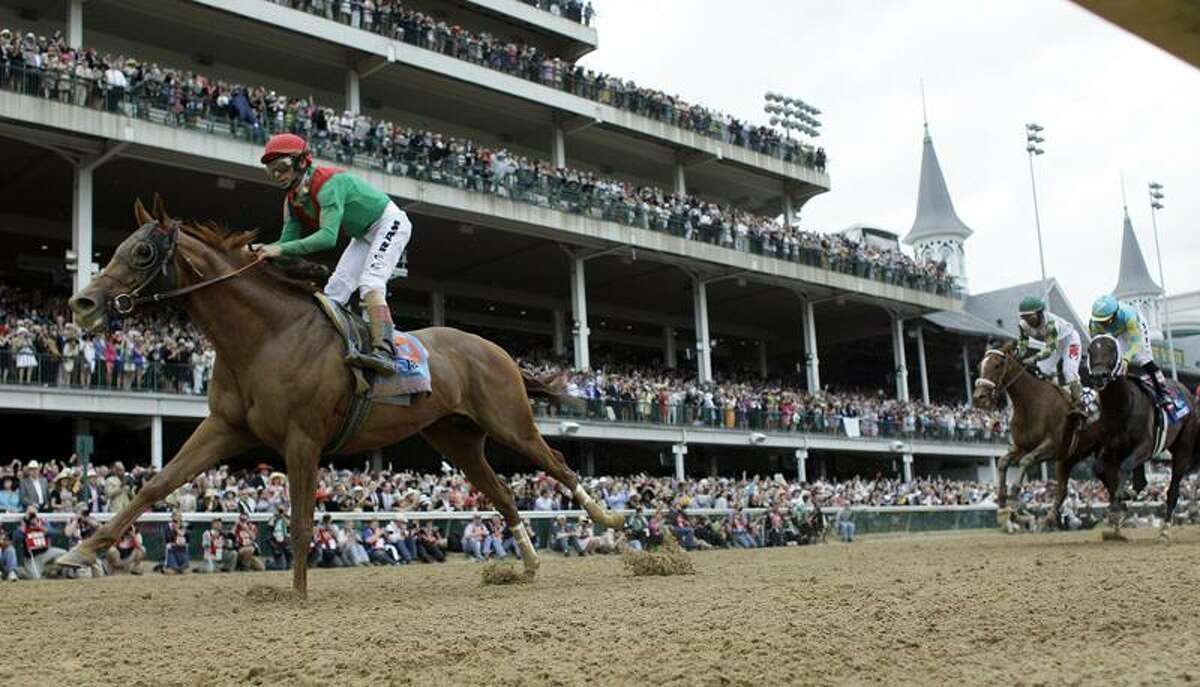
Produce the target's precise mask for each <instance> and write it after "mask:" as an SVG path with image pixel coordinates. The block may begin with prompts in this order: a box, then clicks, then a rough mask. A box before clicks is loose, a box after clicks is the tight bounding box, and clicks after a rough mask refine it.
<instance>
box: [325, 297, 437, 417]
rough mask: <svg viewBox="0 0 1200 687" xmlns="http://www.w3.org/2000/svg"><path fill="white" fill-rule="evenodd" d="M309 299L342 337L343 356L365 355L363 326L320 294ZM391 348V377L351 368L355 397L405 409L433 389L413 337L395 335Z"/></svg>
mask: <svg viewBox="0 0 1200 687" xmlns="http://www.w3.org/2000/svg"><path fill="white" fill-rule="evenodd" d="M313 297H314V298H315V299H316V301H317V303H318V304H319V305H320V306H321V310H322V311H323V312H324V313H325V315H326V316H327V317H329V320H330V321H331V322H332V323H333V326H334V328H335V329H337V331H338V333H339V334H340V335H341V336H342V340H343V343H344V344H345V346H346V352H347V353H348V354H349V353H352V352H356V351H369V350H370V348H371V335H370V332H369V331H368V329H367V323H366V322H365V321H364V320H363V319H362V318H361V317H358V316H357V315H355V314H354V313H352V312H350V311H349V310H347V309H346V308H345V307H343V306H342V305H340V304H338V303H336V302H334V301H332V300H330V299H329V298H328V297H327V296H325V294H323V293H320V292H318V293H315V294H313ZM393 344H394V346H395V349H396V359H395V361H394V364H395V370H396V372H395V374H391V375H377V374H375V373H374V372H372V371H370V370H363V369H361V368H358V367H354V366H351V367H350V370H351V371H352V372H353V373H354V378H355V381H356V384H357V387H358V388H357V395H359V396H364V397H366V399H367V400H369V401H372V402H376V403H392V404H396V405H408V402H409V400H410V398H411V397H412V395H413V394H423V393H428V392H429V391H430V390H431V389H432V388H433V379H432V377H431V376H430V371H429V352H428V351H427V350H426V348H425V344H423V343H421V340H420V339H418V338H417V337H416V336H414V335H413V334H407V333H403V332H396V333H395V339H394V340H393Z"/></svg>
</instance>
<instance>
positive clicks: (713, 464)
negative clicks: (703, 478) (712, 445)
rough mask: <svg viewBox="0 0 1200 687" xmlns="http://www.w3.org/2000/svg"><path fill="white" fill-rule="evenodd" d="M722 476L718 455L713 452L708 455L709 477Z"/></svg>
mask: <svg viewBox="0 0 1200 687" xmlns="http://www.w3.org/2000/svg"><path fill="white" fill-rule="evenodd" d="M720 475H721V470H720V466H719V465H718V464H717V454H716V452H715V451H714V452H712V453H709V454H708V476H709V477H719V476H720Z"/></svg>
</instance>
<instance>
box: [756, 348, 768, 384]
mask: <svg viewBox="0 0 1200 687" xmlns="http://www.w3.org/2000/svg"><path fill="white" fill-rule="evenodd" d="M758 376H759V377H762V378H763V379H766V378H767V341H766V339H763V340H761V341H759V342H758Z"/></svg>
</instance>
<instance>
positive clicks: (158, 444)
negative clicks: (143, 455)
mask: <svg viewBox="0 0 1200 687" xmlns="http://www.w3.org/2000/svg"><path fill="white" fill-rule="evenodd" d="M150 465H151V467H153V468H154V469H155V470H162V466H163V419H162V415H154V416H153V417H151V418H150Z"/></svg>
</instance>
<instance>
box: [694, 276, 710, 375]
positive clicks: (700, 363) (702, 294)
mask: <svg viewBox="0 0 1200 687" xmlns="http://www.w3.org/2000/svg"><path fill="white" fill-rule="evenodd" d="M692 318H693V320H694V321H695V323H696V377H697V379H699V380H700V383H701V384H707V383H709V382H711V381H712V338H711V336H710V335H709V332H708V287H707V285H705V283H704V282H703V281H701V280H700V279H698V278H693V279H692Z"/></svg>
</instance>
